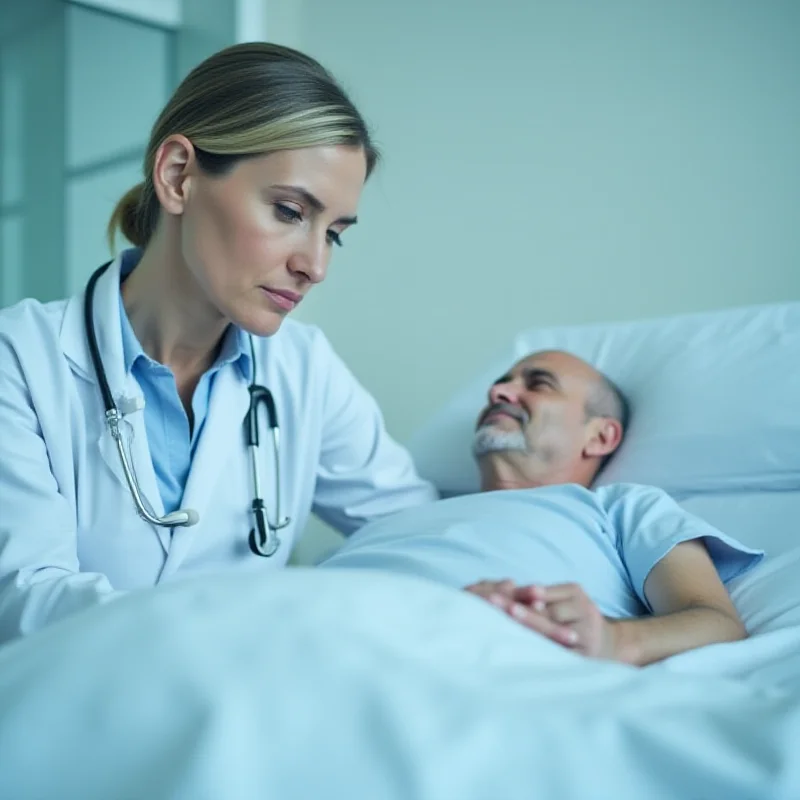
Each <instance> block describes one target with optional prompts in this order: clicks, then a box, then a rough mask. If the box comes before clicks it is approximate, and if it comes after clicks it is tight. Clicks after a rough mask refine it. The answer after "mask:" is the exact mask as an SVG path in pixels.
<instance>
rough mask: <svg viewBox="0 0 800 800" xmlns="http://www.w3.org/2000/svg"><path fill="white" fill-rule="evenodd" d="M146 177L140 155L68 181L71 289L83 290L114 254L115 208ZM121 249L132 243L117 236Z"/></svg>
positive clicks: (68, 238)
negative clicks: (110, 231)
mask: <svg viewBox="0 0 800 800" xmlns="http://www.w3.org/2000/svg"><path fill="white" fill-rule="evenodd" d="M141 179H142V164H141V161H140V160H139V159H137V160H136V161H128V162H125V163H123V164H119V165H118V166H115V167H112V168H110V169H106V170H103V171H102V172H98V173H94V174H92V175H88V176H86V177H80V178H73V179H71V180H70V181H69V183H68V184H67V290H68V292H69V293H70V294H72V293H74V292H77V291H79V290H80V289H81V288H82V287H83V285H84V283H85V282H86V281H87V279H88V278H89V275H91V273H92V272H93V271H94V270H95V269H96V268H97V267H99V266H100V264H102V263H103V262H104V261H108V259H109V258H110V257H111V255H110V251H109V248H108V243H107V241H106V225H107V224H108V218H109V217H110V216H111V212H112V211H113V210H114V207H115V206H116V204H117V201H118V200H119V199H120V197H122V195H123V194H125V192H127V191H128V189H130V188H131V186H134V185H135V184H137V183H139V181H141ZM116 247H117V252H119V251H120V250H123V249H124V248H126V247H130V244H129V243H128V242H126V241H125V240H124V239H123V238H122V237H121V235H120V236H118V237H117V244H116Z"/></svg>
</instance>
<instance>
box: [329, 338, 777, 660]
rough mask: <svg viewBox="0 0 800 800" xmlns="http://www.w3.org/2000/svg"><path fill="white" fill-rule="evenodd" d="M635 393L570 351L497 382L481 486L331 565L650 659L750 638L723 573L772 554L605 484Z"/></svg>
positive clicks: (483, 437)
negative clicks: (431, 586)
mask: <svg viewBox="0 0 800 800" xmlns="http://www.w3.org/2000/svg"><path fill="white" fill-rule="evenodd" d="M627 417H628V410H627V402H626V400H625V398H624V397H623V396H622V394H621V392H620V391H619V390H618V389H617V387H615V386H614V385H613V383H612V382H611V381H609V380H608V379H607V378H606V377H605V376H603V375H601V374H600V373H598V372H597V371H596V370H595V369H594V368H593V367H591V366H590V365H589V364H587V363H586V362H584V361H582V360H580V359H579V358H577V357H575V356H573V355H571V354H569V353H565V352H560V351H549V352H540V353H534V354H532V355H530V356H528V357H527V358H525V359H523V360H522V361H520V362H519V363H518V364H516V365H515V366H514V367H513V368H512V369H511V370H510V371H509V372H508V374H506V375H503V376H502V377H501V378H499V379H498V380H497V381H496V382H495V383H494V384H493V386H492V387H491V388H490V389H489V396H488V405H487V406H486V408H484V409H483V411H482V412H481V413H480V415H479V416H478V422H477V429H476V433H475V438H474V443H473V451H474V455H475V457H476V458H477V461H478V465H479V468H480V475H481V493H479V494H473V495H467V496H463V497H457V498H452V499H448V500H442V501H439V502H437V503H434V504H429V505H426V506H421V507H418V508H414V509H410V510H408V511H403V512H400V513H398V514H395V515H393V516H391V517H389V518H386V519H384V520H380V521H378V522H373V523H371V524H369V525H367V526H365V527H364V528H362V529H361V530H360V531H358V532H357V533H356V534H355V535H354V536H352V537H351V538H350V539H349V541H348V542H347V543H345V545H344V546H343V547H342V549H341V550H339V551H338V552H337V553H336V554H334V555H333V556H332V557H331V558H329V559H328V560H327V561H325V562H324V563H323V565H322V566H325V567H343V568H344V567H347V568H372V569H382V570H388V571H392V572H404V573H408V574H413V575H418V576H422V577H427V578H430V579H432V580H435V581H438V582H441V583H445V584H447V585H450V586H453V587H456V588H466V590H467V591H469V592H471V593H473V594H475V595H477V596H479V597H481V598H484V599H485V600H487V601H489V602H491V603H493V604H494V605H496V606H497V607H498V608H499V609H501V610H502V611H503V612H505V613H507V614H509V615H511V616H512V617H513V618H514V619H516V620H517V621H518V622H519V623H521V624H522V625H525V626H526V627H528V628H530V629H531V630H533V631H536V632H537V633H539V634H542V635H544V636H547V637H548V638H550V639H552V640H553V641H555V642H557V643H559V644H560V645H563V646H564V647H567V648H570V649H572V650H574V651H577V652H579V653H582V654H584V655H586V656H592V657H596V658H604V659H612V660H616V661H621V662H624V663H628V664H634V665H646V664H650V663H652V662H655V661H659V660H661V659H664V658H667V657H668V656H671V655H674V654H677V653H680V652H683V651H685V650H689V649H692V648H695V647H700V646H702V645H707V644H712V643H715V642H725V641H734V640H737V639H742V638H744V637H746V635H747V634H746V631H745V628H744V625H743V624H742V622H741V620H740V619H739V616H738V614H737V612H736V609H735V608H734V606H733V604H732V602H731V600H730V597H729V595H728V592H727V589H726V588H725V584H726V583H727V582H728V581H729V580H731V579H732V578H734V577H736V576H737V575H740V574H741V573H743V572H744V571H745V570H747V569H749V568H750V567H752V566H754V565H755V564H756V563H758V561H759V560H760V559H761V558H762V556H763V554H762V553H760V552H759V551H755V550H751V549H749V548H746V547H744V546H743V545H741V544H740V543H738V542H736V541H735V540H733V539H731V538H730V537H728V536H726V535H725V534H723V533H721V532H720V531H717V530H716V529H715V528H713V527H711V526H710V525H709V524H707V523H706V522H704V521H703V520H701V519H699V518H697V517H694V516H692V515H690V514H688V513H686V512H685V511H683V510H682V509H681V508H680V507H679V506H678V505H677V504H676V503H675V502H674V501H673V500H672V499H671V498H670V497H669V496H668V495H667V494H666V493H664V492H662V491H661V490H659V489H655V488H653V487H647V486H638V485H633V484H615V485H610V486H603V487H600V488H597V489H594V490H592V489H591V488H590V487H591V486H592V484H593V483H594V480H595V478H596V477H597V475H598V473H599V471H600V470H601V469H602V467H603V466H604V465H605V463H606V462H607V460H608V459H610V458H611V457H612V456H613V454H614V452H615V451H616V450H617V448H618V447H619V445H620V444H621V442H622V439H623V435H624V433H625V429H626V425H627Z"/></svg>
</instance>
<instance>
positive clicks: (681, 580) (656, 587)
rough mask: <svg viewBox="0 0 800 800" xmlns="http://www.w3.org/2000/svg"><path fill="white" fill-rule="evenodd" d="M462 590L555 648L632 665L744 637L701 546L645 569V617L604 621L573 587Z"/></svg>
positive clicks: (680, 548) (497, 585)
mask: <svg viewBox="0 0 800 800" xmlns="http://www.w3.org/2000/svg"><path fill="white" fill-rule="evenodd" d="M467 590H468V591H471V592H473V593H474V594H477V595H480V596H481V597H483V598H485V599H486V600H489V601H490V602H492V603H494V604H495V605H497V606H498V607H500V608H502V609H504V610H505V611H507V612H508V613H509V614H511V616H512V617H514V619H516V620H517V621H518V622H520V623H522V624H523V625H525V626H526V627H528V628H530V629H531V630H534V631H536V632H537V633H541V634H543V635H544V636H547V637H548V638H550V639H552V640H553V641H555V642H557V643H558V644H561V645H564V646H565V647H568V648H570V649H572V650H576V651H577V652H580V653H583V654H584V655H587V656H592V657H594V658H606V659H611V660H614V661H621V662H623V663H626V664H634V665H637V666H644V665H646V664H652V663H653V662H655V661H660V660H662V659H664V658H668V657H669V656H672V655H676V654H677V653H682V652H684V651H685V650H691V649H693V648H695V647H702V646H703V645H707V644H715V643H717V642H731V641H736V640H738V639H744V638H745V637H746V636H747V631H746V630H745V627H744V625H743V624H742V621H741V620H740V619H739V615H738V614H737V612H736V609H735V608H734V605H733V603H732V602H731V600H730V597H729V596H728V592H727V590H726V589H725V586H724V584H723V583H722V581H721V580H720V578H719V575H718V574H717V570H716V568H715V566H714V563H713V562H712V560H711V557H710V556H709V554H708V551H707V550H706V547H705V545H704V544H703V542H702V540H691V541H687V542H681V543H680V544H678V545H676V546H675V547H674V548H673V549H672V550H671V551H670V552H669V553H667V555H666V556H664V558H662V559H661V560H660V561H659V562H658V563H657V564H656V565H655V566H654V567H653V569H652V570H651V571H650V574H649V575H648V576H647V579H646V580H645V583H644V593H645V597H646V598H647V600H648V602H649V603H650V606H651V607H652V609H653V616H650V617H642V618H639V619H625V620H613V619H608V618H606V617H604V616H603V615H602V614H601V613H600V610H599V609H598V608H597V606H596V605H595V604H594V603H593V602H592V600H591V599H590V598H589V597H588V596H587V595H586V593H585V592H584V591H583V589H582V588H581V587H580V586H578V585H577V584H574V583H567V584H559V585H556V586H521V587H514V586H513V584H511V582H510V581H503V582H482V583H480V584H475V585H473V586H470V587H467Z"/></svg>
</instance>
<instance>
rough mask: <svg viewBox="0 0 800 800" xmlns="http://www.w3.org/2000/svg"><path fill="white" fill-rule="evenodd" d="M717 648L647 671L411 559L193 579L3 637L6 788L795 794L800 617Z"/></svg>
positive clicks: (789, 797) (259, 794)
mask: <svg viewBox="0 0 800 800" xmlns="http://www.w3.org/2000/svg"><path fill="white" fill-rule="evenodd" d="M718 648H719V649H717V651H716V652H715V648H706V649H705V650H700V651H697V652H696V653H694V654H687V658H686V659H684V660H683V662H681V661H678V660H677V659H676V660H675V661H674V662H667V663H666V664H664V665H656V666H654V667H650V668H647V669H644V670H636V669H633V668H629V667H624V666H621V665H617V664H611V663H606V662H598V661H592V660H589V659H584V658H582V657H580V656H577V655H574V654H572V653H569V652H567V651H566V650H564V649H562V648H560V647H559V646H558V645H555V644H553V643H551V642H548V641H547V640H545V639H542V638H541V637H538V636H537V635H535V634H532V633H530V632H528V631H526V630H525V629H523V628H521V627H520V626H518V625H517V624H516V623H515V622H513V621H512V620H510V619H508V618H506V617H504V616H503V615H502V614H501V613H500V612H498V611H497V610H495V609H494V608H492V607H491V606H489V605H488V604H487V603H485V602H483V601H482V600H479V599H478V598H475V597H472V596H470V595H467V594H465V593H462V592H457V591H453V590H451V589H447V588H444V587H441V586H437V585H435V584H433V583H431V582H427V581H420V580H417V579H413V578H409V577H400V576H392V575H387V574H384V573H380V574H371V573H368V572H361V571H352V572H350V571H347V570H341V571H339V570H327V571H326V570H286V571H283V572H280V573H276V574H274V575H271V576H270V579H269V580H266V581H265V580H263V578H262V577H261V576H256V575H251V576H243V575H230V574H229V575H227V576H225V577H219V578H211V577H206V578H202V579H191V580H190V581H187V582H185V583H182V584H173V585H170V586H162V587H158V588H157V589H156V590H154V591H152V592H148V593H142V594H139V593H137V594H136V595H133V596H128V597H124V598H121V599H120V600H119V601H118V602H116V603H113V604H109V605H106V606H101V607H99V608H95V609H92V610H90V611H87V612H85V613H82V614H79V615H75V616H73V617H72V618H71V619H69V620H65V621H64V622H63V623H60V624H57V625H54V626H52V627H50V628H49V629H47V630H45V631H43V632H41V633H39V634H34V635H32V636H30V637H28V638H26V639H23V640H19V641H17V642H14V643H11V644H9V645H6V646H5V647H3V648H0V709H2V712H0V775H2V794H3V796H4V797H6V796H7V797H9V798H14V800H39V799H40V798H43V797H58V798H65V799H66V798H81V800H108V798H121V797H136V798H152V800H166V798H170V800H218V798H236V800H262V798H281V800H308V798H318V797H319V798H322V797H330V798H380V799H381V800H407V798H415V800H450V799H451V798H459V800H486V798H490V797H498V798H504V800H517V798H519V799H520V800H522V798H525V800H528V798H532V797H542V798H561V797H563V798H616V799H617V800H640V798H648V800H675V798H725V800H750V799H751V798H767V797H769V798H771V800H796V798H797V797H800V760H798V758H797V743H798V741H800V703H799V702H798V694H797V689H798V688H800V687H798V686H797V683H798V679H797V676H798V675H800V636H798V630H797V629H796V628H794V629H787V630H782V631H776V632H774V633H772V634H767V635H765V636H764V637H763V638H759V637H754V638H752V639H750V640H748V641H745V642H741V643H735V644H731V645H720V646H718ZM770 654H771V657H770ZM688 656H691V658H688ZM725 672H728V673H730V674H731V675H732V677H719V674H720V673H723V674H724V673H725Z"/></svg>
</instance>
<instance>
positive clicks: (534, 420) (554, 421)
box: [473, 352, 599, 468]
mask: <svg viewBox="0 0 800 800" xmlns="http://www.w3.org/2000/svg"><path fill="white" fill-rule="evenodd" d="M598 379H599V375H598V373H597V372H596V371H595V370H594V369H593V368H592V367H591V366H590V365H589V364H586V363H585V362H584V361H582V360H581V359H579V358H576V357H575V356H572V355H570V354H568V353H562V352H542V353H534V354H533V355H531V356H529V357H528V358H525V359H523V360H522V361H520V362H519V363H518V364H516V365H515V366H514V367H512V369H511V370H510V371H509V372H508V373H507V374H506V375H503V376H502V377H501V378H498V380H497V381H495V383H494V384H493V385H492V387H491V388H490V389H489V397H488V400H489V402H488V404H487V406H486V407H485V408H484V409H483V411H482V412H481V413H480V415H479V416H478V421H477V430H476V433H475V441H474V447H473V449H474V453H475V455H476V456H477V457H478V458H484V457H489V458H491V457H495V456H496V457H507V456H511V457H513V458H515V459H520V458H522V459H530V460H531V462H535V463H536V465H537V466H538V467H539V468H542V467H545V468H546V467H547V466H548V465H559V466H562V467H563V466H565V465H569V464H570V463H572V462H575V463H578V462H579V461H580V460H581V458H583V456H584V449H585V447H586V444H587V441H588V439H589V438H590V436H591V432H590V430H589V427H588V424H587V423H588V420H587V414H586V408H587V401H588V400H589V397H590V392H591V391H592V389H593V387H594V386H595V385H596V383H597V381H598Z"/></svg>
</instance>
